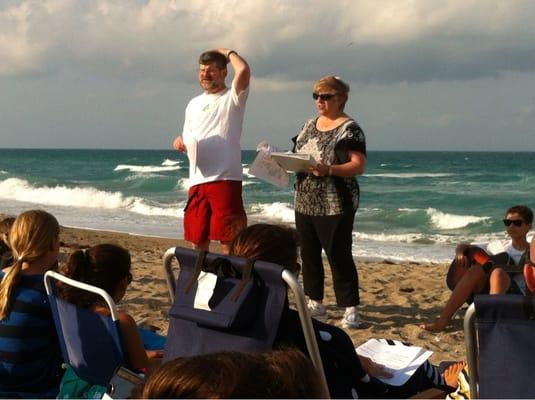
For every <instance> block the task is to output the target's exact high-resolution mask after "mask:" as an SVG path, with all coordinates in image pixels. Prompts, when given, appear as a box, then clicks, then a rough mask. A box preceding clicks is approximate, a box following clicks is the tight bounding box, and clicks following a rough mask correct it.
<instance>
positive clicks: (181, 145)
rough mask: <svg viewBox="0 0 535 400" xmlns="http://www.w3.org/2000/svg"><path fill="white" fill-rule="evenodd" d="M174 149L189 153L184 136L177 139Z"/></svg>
mask: <svg viewBox="0 0 535 400" xmlns="http://www.w3.org/2000/svg"><path fill="white" fill-rule="evenodd" d="M173 148H174V149H175V150H178V151H181V152H183V153H187V152H188V149H187V148H186V145H185V144H184V140H183V139H182V136H177V137H176V139H175V141H174V142H173Z"/></svg>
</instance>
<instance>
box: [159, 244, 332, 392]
mask: <svg viewBox="0 0 535 400" xmlns="http://www.w3.org/2000/svg"><path fill="white" fill-rule="evenodd" d="M173 260H177V261H178V267H179V271H178V276H176V275H175V272H174V271H173ZM220 260H226V261H227V262H228V263H229V264H231V265H232V267H233V268H235V269H237V270H238V271H239V272H240V275H241V277H237V278H234V279H233V278H229V279H222V280H218V282H217V284H216V285H219V289H222V292H225V286H227V287H226V289H227V295H226V296H220V297H221V299H220V301H219V302H218V303H217V305H216V306H214V307H205V305H206V299H204V300H203V299H199V297H202V293H201V292H202V291H201V290H200V287H201V286H203V285H204V284H203V283H201V280H202V278H201V279H199V278H198V276H200V273H199V271H200V270H201V273H202V270H205V267H206V266H207V265H213V264H214V263H215V264H217V262H218V261H220ZM163 267H164V270H165V273H166V281H167V287H168V290H169V297H170V299H171V302H172V306H171V310H170V312H169V330H168V339H167V345H166V348H165V350H164V361H166V360H172V359H175V358H178V357H187V356H193V355H199V354H206V353H212V352H218V351H256V352H263V351H269V350H271V348H272V346H273V342H274V339H275V335H276V333H277V329H278V326H279V321H280V318H281V315H282V311H283V308H284V305H285V302H286V295H287V289H288V287H289V288H290V289H291V290H292V292H293V294H294V297H295V303H296V305H297V309H298V312H299V317H300V320H301V325H302V328H303V333H304V337H305V341H306V345H307V349H308V352H309V355H310V359H311V361H312V363H313V364H314V366H315V368H316V370H317V372H318V375H319V376H320V378H321V383H322V386H323V390H324V393H326V395H328V393H329V391H328V388H327V381H326V379H325V373H324V371H323V364H322V361H321V357H320V354H319V350H318V344H317V341H316V336H315V334H314V330H313V327H312V320H311V318H310V315H309V313H308V310H307V308H306V303H305V296H304V293H303V289H302V288H301V285H300V284H299V282H298V281H297V279H296V278H295V276H294V275H293V274H292V273H291V272H290V271H289V270H287V269H285V268H284V267H283V266H280V265H277V264H272V263H267V262H262V261H256V262H254V265H253V263H251V262H250V261H249V260H247V259H245V258H241V257H234V256H223V255H220V254H213V253H206V252H199V251H196V250H192V249H186V248H182V247H176V248H171V249H169V250H167V252H166V253H165V255H164V257H163ZM251 277H252V278H251ZM216 292H217V290H216V289H214V292H213V293H216ZM198 293H201V294H200V295H199V294H198ZM196 297H197V299H196ZM216 297H217V296H216ZM240 297H241V298H240ZM213 298H214V295H213V294H212V299H213ZM237 299H238V300H237ZM233 302H234V303H233ZM236 302H237V303H240V302H242V303H241V304H235V303H236ZM252 304H254V306H252ZM236 313H237V315H236ZM242 317H243V318H242ZM249 319H250V320H249ZM243 320H248V321H247V322H244V321H243Z"/></svg>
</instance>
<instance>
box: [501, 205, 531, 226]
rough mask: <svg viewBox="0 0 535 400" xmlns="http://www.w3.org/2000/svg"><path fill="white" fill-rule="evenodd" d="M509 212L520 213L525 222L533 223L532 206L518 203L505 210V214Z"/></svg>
mask: <svg viewBox="0 0 535 400" xmlns="http://www.w3.org/2000/svg"><path fill="white" fill-rule="evenodd" d="M507 214H518V215H520V216H521V217H522V219H523V220H524V222H525V223H526V224H528V225H530V224H532V223H533V211H531V208H529V207H528V206H524V205H516V206H513V207H511V208H509V209H507V211H506V212H505V215H507Z"/></svg>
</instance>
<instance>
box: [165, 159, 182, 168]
mask: <svg viewBox="0 0 535 400" xmlns="http://www.w3.org/2000/svg"><path fill="white" fill-rule="evenodd" d="M181 163H182V161H180V160H169V159H165V160H164V161H163V162H162V165H163V166H165V167H172V166H175V165H179V164H181Z"/></svg>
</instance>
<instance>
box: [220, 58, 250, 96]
mask: <svg viewBox="0 0 535 400" xmlns="http://www.w3.org/2000/svg"><path fill="white" fill-rule="evenodd" d="M217 51H218V52H220V53H221V54H223V55H224V56H225V57H227V60H228V61H229V62H230V65H232V69H234V80H233V81H232V83H233V84H234V87H235V88H236V92H237V93H238V94H240V92H243V91H244V90H245V89H247V88H248V87H249V80H250V79H251V69H250V68H249V64H247V61H245V60H244V59H243V58H242V57H241V56H240V55H239V54H238V53H236V51H234V50H231V49H226V48H220V49H217Z"/></svg>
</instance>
